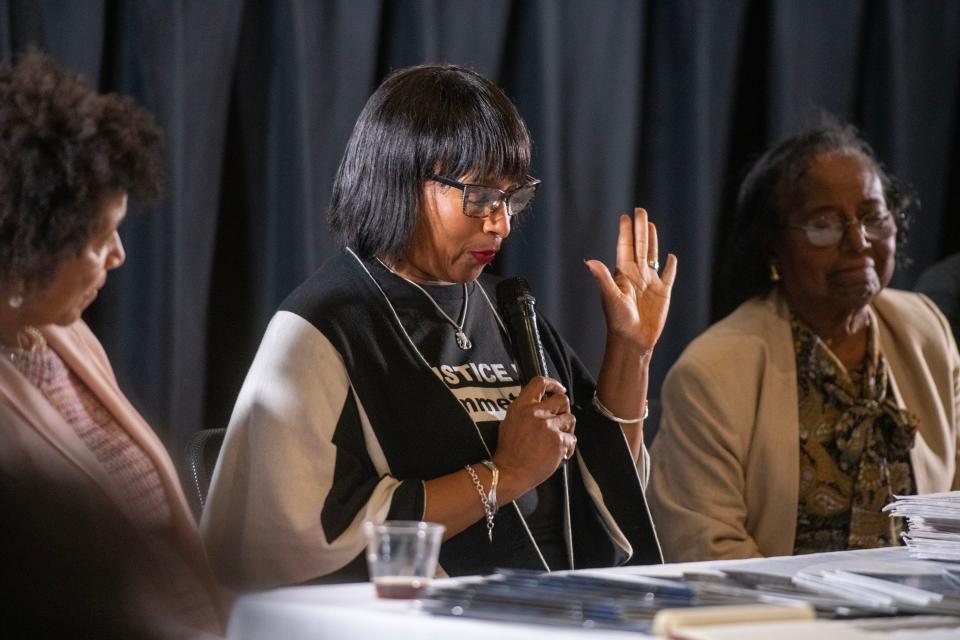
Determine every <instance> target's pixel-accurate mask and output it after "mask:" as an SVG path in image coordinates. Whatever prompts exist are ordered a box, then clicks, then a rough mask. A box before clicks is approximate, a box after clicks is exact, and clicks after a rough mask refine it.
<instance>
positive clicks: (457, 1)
mask: <svg viewBox="0 0 960 640" xmlns="http://www.w3.org/2000/svg"><path fill="white" fill-rule="evenodd" d="M958 34H960V2H955V1H954V0H925V1H923V2H921V1H919V0H917V1H910V0H900V1H897V0H887V1H884V0H869V1H868V0H864V1H856V0H739V1H738V0H662V1H660V0H658V1H653V0H650V1H647V2H640V1H636V0H590V1H587V0H581V1H578V0H541V1H537V0H513V1H510V0H489V1H486V2H477V1H476V0H432V1H431V0H407V1H403V0H393V1H382V0H300V1H294V0H275V1H266V0H260V1H257V0H181V1H179V2H178V1H175V0H74V1H69V0H0V53H2V54H3V55H4V56H7V55H9V54H10V53H12V52H15V51H19V50H22V49H23V48H24V47H25V46H27V45H28V44H30V43H35V44H37V45H38V46H40V47H41V48H44V49H46V50H48V51H50V52H52V53H53V54H55V55H56V56H58V57H59V58H61V59H62V60H63V61H64V62H65V63H67V64H68V65H69V66H71V67H73V68H75V69H76V70H78V71H81V72H83V73H84V74H86V75H87V76H88V77H89V78H90V79H91V80H92V81H93V82H94V83H95V84H96V85H97V86H99V87H100V88H101V89H103V90H110V91H119V92H123V93H128V94H131V95H133V96H134V97H136V98H137V99H138V100H139V101H141V102H142V103H143V104H145V105H146V106H147V107H148V108H150V109H151V110H152V111H153V112H154V113H155V114H156V117H157V119H158V121H159V123H160V124H161V125H162V126H163V128H164V129H165V131H166V145H165V161H166V167H167V187H166V191H165V195H164V197H163V199H162V200H161V201H160V202H159V203H157V204H155V205H152V206H150V207H142V206H139V207H136V206H135V207H134V210H133V211H132V215H131V216H130V217H129V219H128V222H126V223H125V224H124V227H123V229H122V235H123V239H124V242H125V243H126V247H127V253H128V260H127V264H126V266H125V267H124V268H123V269H121V270H120V271H118V272H116V273H115V274H114V275H112V276H111V278H110V283H109V285H108V287H107V288H106V289H105V290H104V292H103V294H102V295H101V298H100V300H99V301H98V302H97V303H96V305H95V307H94V308H92V309H91V310H90V311H89V312H88V320H89V322H90V323H91V325H92V326H93V327H94V330H95V331H96V332H97V334H98V335H99V336H100V338H101V339H102V341H103V343H104V345H105V347H106V349H107V351H108V353H109V354H110V357H111V359H112V361H113V364H114V367H115V368H116V371H117V374H118V377H119V378H120V380H121V385H122V387H123V388H124V389H125V391H126V392H127V393H128V394H129V395H130V397H131V399H132V400H133V401H134V403H135V404H136V405H137V406H138V407H139V408H140V409H141V410H142V412H143V413H144V414H145V415H146V416H147V418H148V419H149V420H150V421H151V423H152V424H153V425H154V427H155V428H156V429H157V431H159V432H160V433H161V435H163V436H164V437H165V438H166V440H167V442H168V444H170V445H171V447H175V448H176V447H179V446H180V445H182V443H183V442H184V441H185V439H186V438H187V437H189V435H190V434H191V433H193V432H194V431H195V430H197V429H200V428H207V427H218V426H223V425H225V424H226V422H227V420H228V418H229V413H230V410H231V408H232V404H233V400H234V398H235V397H236V394H237V391H238V390H239V387H240V384H241V383H242V380H243V378H244V375H245V374H246V370H247V368H248V366H249V364H250V361H251V359H252V357H253V354H254V352H255V350H256V347H257V345H258V342H259V338H260V336H261V334H262V332H263V329H264V327H265V326H266V323H267V322H268V320H269V318H270V316H271V314H272V312H273V310H274V308H275V307H276V306H277V304H278V303H279V302H280V301H281V300H282V299H283V298H284V296H285V295H286V294H287V293H288V292H289V291H290V290H291V289H292V288H293V287H294V286H296V284H297V283H299V282H300V281H301V280H302V279H303V278H304V277H306V276H307V275H308V274H309V273H310V272H311V271H312V270H314V269H316V268H317V267H318V266H319V265H320V264H321V263H322V262H323V261H324V260H325V259H326V258H328V257H329V256H330V255H331V254H332V253H333V252H334V250H335V247H334V244H333V243H332V241H331V238H330V236H329V234H328V231H327V227H326V222H325V209H326V206H327V201H328V198H329V193H330V184H331V181H332V178H333V174H334V172H335V170H336V167H337V164H338V162H339V158H340V155H341V153H342V150H343V147H344V144H345V142H346V140H347V137H348V136H349V134H350V130H351V128H352V125H353V122H354V120H355V118H356V116H357V114H358V113H359V111H360V109H361V107H362V106H363V104H364V102H365V100H366V98H367V96H368V95H369V94H370V92H371V91H372V90H373V89H374V88H375V87H376V86H377V84H378V83H379V81H380V80H381V79H382V78H383V77H384V75H385V74H386V73H388V72H389V71H390V70H391V69H395V68H398V67H402V66H406V65H411V64H416V63H421V62H428V61H445V62H455V63H461V64H467V65H470V66H472V67H474V68H476V69H478V70H479V71H481V72H482V73H484V74H486V75H487V76H489V77H490V78H492V79H494V80H495V81H496V82H498V83H499V84H500V85H501V86H503V87H504V88H505V90H506V91H507V93H508V94H509V95H510V96H511V97H512V98H513V99H514V100H515V102H516V103H517V106H518V107H519V109H520V111H521V113H522V114H523V116H524V118H525V119H526V121H527V124H528V125H529V127H530V129H531V131H532V133H533V137H534V140H535V173H536V175H538V176H539V177H541V178H542V179H543V189H542V192H541V196H540V197H539V199H538V201H537V204H536V206H535V211H534V215H533V216H532V218H531V219H529V220H528V221H526V222H524V223H523V224H521V225H520V226H519V227H517V228H515V231H514V234H513V235H512V236H511V238H510V240H509V241H508V242H507V244H506V250H505V251H504V254H503V255H502V257H501V258H500V259H499V260H498V263H497V264H495V265H494V268H495V270H497V271H498V272H500V273H503V274H508V275H513V274H523V275H525V276H526V277H527V278H528V279H529V280H530V281H531V284H532V286H533V288H534V291H535V292H536V294H537V298H538V301H539V307H540V309H541V310H542V311H543V312H545V313H546V314H548V315H549V316H550V317H551V318H552V319H553V320H554V321H555V322H556V323H557V324H558V325H559V327H560V329H561V331H562V333H563V334H564V335H565V336H566V337H567V339H568V340H569V341H570V342H571V343H572V344H573V345H574V346H575V347H576V349H577V350H578V352H579V353H580V355H581V357H582V358H583V359H584V360H585V361H586V362H587V364H588V365H589V366H590V367H591V368H593V369H594V371H596V368H597V366H598V365H599V360H600V355H601V352H602V347H603V340H604V329H603V327H604V325H603V319H602V314H601V312H600V308H599V298H598V295H597V294H596V291H595V289H594V284H593V282H592V279H591V277H590V276H589V273H588V272H587V270H586V269H585V267H584V266H583V265H582V259H584V258H588V257H598V258H602V259H604V260H605V261H606V262H607V263H608V264H612V262H613V257H614V241H615V236H616V229H617V214H618V213H620V212H623V211H629V210H630V209H631V208H632V207H633V206H634V205H637V204H640V205H644V206H646V207H647V208H648V210H649V211H650V212H651V216H652V219H653V220H654V221H655V222H656V223H657V224H658V227H659V229H660V234H661V247H662V248H663V249H664V250H665V251H672V252H674V253H676V254H677V255H678V256H679V260H680V271H679V278H678V280H677V285H676V288H675V290H674V292H675V293H674V300H673V306H672V309H671V315H670V319H669V322H668V327H667V330H666V333H665V335H664V337H663V339H662V342H661V345H660V347H659V348H658V350H657V353H656V356H655V363H654V379H653V392H654V393H656V390H657V389H658V387H659V384H660V381H661V380H662V378H663V376H664V374H665V373H666V371H667V369H668V368H669V366H670V365H671V363H672V362H673V361H674V360H675V359H676V357H677V356H678V355H679V353H680V351H681V350H682V349H683V348H684V346H685V345H686V344H687V343H688V342H689V341H690V340H691V339H692V338H693V337H694V336H696V335H697V334H698V333H700V332H701V331H703V329H704V328H706V327H707V326H708V324H709V323H710V322H712V321H713V320H715V319H716V313H717V305H716V300H718V299H719V297H720V295H719V294H722V292H718V291H717V286H716V281H715V278H714V274H715V273H716V272H717V271H718V269H719V267H720V266H721V265H722V264H723V259H724V256H723V250H722V247H723V246H724V244H725V242H726V240H727V238H726V235H727V231H728V229H729V226H730V222H731V214H732V203H733V196H734V193H735V190H736V186H737V181H738V179H739V177H740V176H741V175H742V174H743V171H744V167H745V164H746V163H747V162H748V161H749V160H750V159H751V158H752V157H755V156H756V155H757V154H758V153H759V152H760V151H761V150H762V149H763V148H764V147H765V146H766V145H767V144H769V143H770V142H771V141H773V140H775V139H777V138H779V137H781V136H783V135H785V134H788V133H791V132H793V131H796V130H797V129H798V128H800V127H802V126H804V125H807V124H811V123H814V122H816V119H817V114H818V113H819V111H820V110H828V111H831V112H833V113H835V114H837V115H840V116H842V117H845V118H848V119H850V120H851V121H853V122H854V123H856V124H857V125H859V126H860V127H861V128H862V129H863V130H864V132H865V134H866V136H867V138H868V139H869V140H870V141H871V142H872V143H873V145H874V146H875V147H876V149H877V151H878V153H879V155H880V157H881V158H882V159H883V160H884V162H885V163H886V164H887V166H888V167H889V168H890V169H891V170H892V171H893V172H894V173H896V174H897V175H899V176H900V177H902V178H904V179H906V180H908V181H909V182H911V183H913V185H914V186H915V187H916V188H917V190H918V191H919V193H920V196H921V198H922V201H923V207H922V209H921V210H920V212H919V213H918V214H917V217H916V223H915V225H914V228H913V230H912V240H911V243H910V245H909V248H908V251H909V255H910V257H911V258H912V264H911V265H909V266H907V267H906V268H903V269H901V270H900V271H899V272H898V273H897V275H896V280H895V285H896V286H900V287H907V288H909V287H910V286H911V285H912V283H913V282H914V280H915V279H916V276H917V274H918V273H919V271H920V270H921V269H922V268H923V267H925V266H926V265H928V264H929V263H931V262H933V261H935V260H937V259H939V258H940V257H942V256H945V255H946V254H948V253H951V252H954V251H957V250H960V222H958V218H957V209H958V205H960V186H958V184H960V114H958V106H960V105H958V90H960V36H958Z"/></svg>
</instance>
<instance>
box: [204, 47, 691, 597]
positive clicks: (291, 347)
mask: <svg viewBox="0 0 960 640" xmlns="http://www.w3.org/2000/svg"><path fill="white" fill-rule="evenodd" d="M539 184H540V181H539V180H537V179H535V178H533V177H532V176H531V175H530V138H529V134H528V132H527V128H526V125H525V124H524V123H523V121H522V120H521V118H520V115H519V114H518V113H517V110H516V108H515V107H514V105H513V104H512V103H511V102H510V100H509V99H508V98H507V97H506V95H505V94H504V93H503V92H502V91H501V90H500V89H499V88H497V87H496V86H495V85H494V84H492V83H491V82H490V81H488V80H486V79H485V78H483V77H482V76H480V75H479V74H477V73H476V72H474V71H471V70H469V69H465V68H462V67H456V66H446V65H434V66H420V67H412V68H408V69H403V70H400V71H398V72H396V73H394V74H392V75H391V76H390V77H388V78H387V79H386V81H384V83H383V84H382V85H381V86H380V87H379V88H378V89H377V91H376V92H375V93H374V94H373V95H372V96H371V98H370V99H369V101H368V102H367V104H366V106H365V107H364V109H363V112H362V113H361V114H360V117H359V119H358V121H357V123H356V126H355V128H354V130H353V134H352V136H351V138H350V140H349V142H348V144H347V149H346V152H345V154H344V157H343V159H342V161H341V163H340V168H339V170H338V172H337V175H336V179H335V182H334V186H333V194H332V199H331V204H330V210H329V221H330V225H331V227H332V229H333V231H334V232H335V233H336V234H337V236H338V237H339V239H340V240H341V242H342V245H343V251H342V252H341V253H340V254H339V255H338V256H336V257H335V258H333V259H332V260H330V261H329V262H327V263H326V264H325V265H324V266H323V267H322V268H321V269H320V270H318V271H317V272H316V273H314V274H313V275H312V276H311V277H310V278H308V279H307V281H306V282H304V283H303V284H302V285H300V287H299V288H297V289H296V290H295V291H294V292H293V293H292V294H291V295H290V296H289V297H288V298H287V300H286V301H285V302H284V303H283V304H282V305H281V307H280V309H279V310H278V311H277V313H276V315H275V316H274V317H273V319H272V320H271V322H270V325H269V326H268V328H267V330H266V334H265V336H264V338H263V341H262V343H261V345H260V349H259V351H258V352H257V355H256V358H255V360H254V362H253V365H252V366H251V369H250V371H249V373H248V375H247V379H246V381H245V383H244V385H243V388H242V390H241V392H240V396H239V398H238V400H237V405H236V407H235V409H234V413H233V417H232V419H231V421H230V425H229V428H228V431H227V435H226V439H225V441H224V446H223V450H222V452H221V455H220V459H219V461H218V463H217V468H216V471H215V472H214V476H213V480H212V485H211V490H210V496H209V499H208V503H207V507H206V511H205V512H204V515H203V520H202V530H203V533H204V537H205V540H206V542H207V545H208V548H209V551H210V554H211V556H212V558H213V560H214V563H215V566H216V568H217V570H218V571H219V573H220V575H221V578H222V579H223V580H224V581H225V582H226V583H227V584H229V585H231V586H233V587H235V588H240V589H255V588H258V589H259V588H268V587H274V586H279V585H288V584H297V583H302V582H306V581H313V580H317V579H322V580H327V581H333V580H363V579H366V577H367V576H366V566H365V565H364V557H363V550H364V546H365V539H364V535H363V532H362V527H361V525H362V523H363V522H365V521H368V520H370V521H374V522H382V521H384V520H388V519H390V520H398V519H399V520H428V521H433V522H439V523H442V524H444V525H445V526H446V538H445V540H444V543H443V546H442V548H441V551H440V565H441V568H442V570H443V571H444V572H445V573H447V574H448V575H463V574H479V573H489V572H491V571H492V570H493V569H494V568H496V567H516V568H527V569H539V570H556V569H569V568H574V567H575V568H583V567H597V566H611V565H616V564H623V563H626V562H628V561H630V562H635V563H644V562H646V563H650V562H659V561H660V551H659V545H658V543H657V540H656V537H655V534H654V531H653V527H652V525H651V522H650V518H649V515H648V513H647V510H646V503H645V499H644V495H643V490H644V486H645V484H646V477H647V473H648V471H647V469H648V466H647V453H646V450H645V448H644V444H643V433H642V421H643V418H644V415H645V408H646V386H647V373H648V369H649V364H650V358H651V354H652V351H653V347H654V345H655V344H656V342H657V339H658V338H659V337H660V334H661V331H662V330H663V326H664V323H665V321H666V316H667V309H668V307H669V302H670V289H671V286H672V284H673V281H674V277H675V275H676V259H675V258H674V256H672V255H671V256H668V258H667V260H666V263H665V265H664V269H663V274H662V276H661V275H658V269H657V267H658V266H659V265H658V263H657V256H658V249H657V235H656V229H655V228H654V226H653V225H652V224H651V223H649V222H648V221H647V215H646V212H645V211H644V210H642V209H638V210H637V211H636V213H635V215H634V216H633V218H630V217H628V216H622V217H621V219H620V233H619V239H618V242H617V265H616V272H615V274H613V275H611V273H610V272H609V271H608V270H607V268H606V267H605V266H604V265H603V264H602V263H600V262H598V261H595V260H591V261H588V262H587V268H589V269H590V271H591V272H592V273H593V275H594V276H595V278H596V279H597V281H598V283H599V287H600V292H601V298H602V306H603V312H604V313H605V315H606V320H607V348H606V353H605V355H604V359H603V365H602V368H601V371H600V375H599V378H598V380H597V381H596V382H595V381H594V379H593V378H592V377H591V375H590V374H589V372H587V371H586V370H585V369H584V367H583V365H582V364H581V362H580V361H579V359H578V358H577V356H576V354H574V353H573V352H572V351H571V350H570V348H569V347H568V346H567V345H566V343H565V342H564V341H563V339H562V338H561V337H560V336H559V335H558V334H557V333H556V331H555V330H554V329H553V327H552V326H551V325H550V324H549V323H548V322H546V321H545V320H543V319H542V318H540V319H538V321H537V328H538V331H539V334H540V338H541V339H542V346H543V352H544V356H545V363H544V364H545V365H546V369H547V372H548V374H549V377H544V376H536V377H534V378H533V379H532V380H530V381H529V382H528V383H526V384H522V382H521V379H520V377H519V375H518V372H517V369H516V367H515V366H514V356H513V353H514V350H513V348H512V346H511V344H510V339H509V337H508V333H507V330H506V326H505V324H504V322H505V318H503V317H502V314H500V313H499V312H498V310H497V308H496V306H495V304H494V302H493V300H494V298H495V293H494V292H495V290H496V284H497V280H496V278H494V277H491V276H488V275H483V270H484V267H486V266H487V265H488V264H490V262H492V261H493V259H494V258H495V256H496V254H497V252H498V251H499V250H500V249H501V248H502V247H503V243H504V242H505V241H506V240H507V238H508V236H509V235H510V228H511V224H513V222H514V219H515V218H516V217H517V216H523V215H525V214H526V213H527V212H528V210H529V208H530V204H531V202H532V201H533V198H534V195H535V194H536V191H537V187H538V185H539ZM565 459H569V460H570V463H569V464H568V465H565V466H566V473H561V472H559V471H558V469H560V468H561V464H562V462H563V461H564V460H565ZM571 559H572V565H573V566H572V567H571Z"/></svg>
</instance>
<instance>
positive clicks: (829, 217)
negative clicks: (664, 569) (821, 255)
mask: <svg viewBox="0 0 960 640" xmlns="http://www.w3.org/2000/svg"><path fill="white" fill-rule="evenodd" d="M784 226H785V227H786V228H788V229H799V230H801V231H803V232H804V234H806V236H807V241H808V242H809V243H810V244H812V245H813V246H815V247H832V246H834V245H836V244H839V243H840V241H841V240H842V239H843V234H844V233H845V232H846V230H847V227H852V226H858V227H860V232H861V233H863V236H864V237H865V238H866V239H867V240H886V239H887V238H889V237H890V236H892V235H893V234H894V233H896V231H897V224H896V222H895V221H894V219H893V216H892V215H890V212H889V211H875V212H872V213H868V214H867V215H865V216H863V217H862V218H855V219H853V220H848V219H847V218H846V217H845V216H842V215H841V214H839V213H823V214H820V215H817V216H816V217H815V218H813V219H811V220H807V221H806V222H804V223H803V224H787V225H784Z"/></svg>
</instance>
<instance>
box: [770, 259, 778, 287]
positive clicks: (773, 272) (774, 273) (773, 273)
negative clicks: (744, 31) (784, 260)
mask: <svg viewBox="0 0 960 640" xmlns="http://www.w3.org/2000/svg"><path fill="white" fill-rule="evenodd" d="M770 282H780V269H779V268H777V265H775V264H774V263H772V262H771V263H770Z"/></svg>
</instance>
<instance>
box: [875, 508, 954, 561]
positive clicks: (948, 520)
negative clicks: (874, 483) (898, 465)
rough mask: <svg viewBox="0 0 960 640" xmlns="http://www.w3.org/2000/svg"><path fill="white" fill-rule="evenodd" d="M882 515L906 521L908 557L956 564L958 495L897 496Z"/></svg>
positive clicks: (904, 537) (905, 536)
mask: <svg viewBox="0 0 960 640" xmlns="http://www.w3.org/2000/svg"><path fill="white" fill-rule="evenodd" d="M884 511H889V512H890V513H891V514H893V515H895V516H904V517H906V518H907V524H908V526H909V529H910V530H909V533H907V534H905V535H904V536H903V539H904V541H905V542H906V543H907V547H908V548H909V549H910V555H912V556H913V557H915V558H923V559H926V560H948V561H953V562H960V491H948V492H944V493H928V494H926V495H922V496H897V497H896V501H895V502H892V503H890V504H888V505H887V506H886V507H884Z"/></svg>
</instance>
